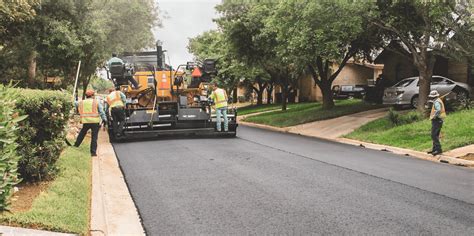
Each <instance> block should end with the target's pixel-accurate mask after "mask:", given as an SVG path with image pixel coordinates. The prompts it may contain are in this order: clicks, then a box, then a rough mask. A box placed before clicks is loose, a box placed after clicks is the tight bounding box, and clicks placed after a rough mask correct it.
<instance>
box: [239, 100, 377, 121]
mask: <svg viewBox="0 0 474 236" xmlns="http://www.w3.org/2000/svg"><path fill="white" fill-rule="evenodd" d="M292 105H293V104H292ZM294 105H295V106H294V107H292V108H291V109H289V110H286V111H273V112H268V113H263V114H260V115H255V116H250V117H247V118H245V119H244V121H247V122H252V123H258V124H264V125H271V126H276V127H288V126H294V125H299V124H304V123H308V122H313V121H319V120H326V119H332V118H336V117H339V116H344V115H349V114H353V113H357V112H362V111H367V110H370V109H375V108H380V107H382V106H381V105H374V104H369V103H366V102H364V101H361V100H358V99H351V100H338V101H336V106H335V107H334V108H333V109H331V110H324V109H323V108H322V104H321V103H299V104H294Z"/></svg>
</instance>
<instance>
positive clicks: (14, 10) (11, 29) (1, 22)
mask: <svg viewBox="0 0 474 236" xmlns="http://www.w3.org/2000/svg"><path fill="white" fill-rule="evenodd" d="M39 2H40V1H39V0H24V1H2V2H0V48H1V47H2V46H3V44H4V43H5V41H7V40H10V39H11V38H12V37H14V36H16V35H19V34H20V33H19V31H18V30H17V26H18V25H19V24H22V23H24V22H26V21H28V20H30V19H32V18H33V17H34V16H35V15H36V11H35V7H36V6H37V5H39Z"/></svg>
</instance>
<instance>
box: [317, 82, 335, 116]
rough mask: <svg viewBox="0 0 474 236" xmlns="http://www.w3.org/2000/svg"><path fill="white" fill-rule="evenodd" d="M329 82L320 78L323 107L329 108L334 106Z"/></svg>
mask: <svg viewBox="0 0 474 236" xmlns="http://www.w3.org/2000/svg"><path fill="white" fill-rule="evenodd" d="M331 84H332V83H331V82H329V81H327V80H321V85H320V89H321V93H322V94H323V109H325V110H329V109H332V108H333V107H334V100H333V94H332V90H331Z"/></svg>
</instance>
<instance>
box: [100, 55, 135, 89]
mask: <svg viewBox="0 0 474 236" xmlns="http://www.w3.org/2000/svg"><path fill="white" fill-rule="evenodd" d="M124 65H125V63H124V62H123V60H122V59H120V58H118V57H117V54H116V53H112V58H110V59H109V60H108V61H107V68H109V70H110V68H111V67H112V66H118V67H122V68H123V67H124ZM123 76H124V78H125V79H127V80H128V81H130V83H132V85H133V88H134V89H139V88H141V85H140V84H138V82H137V81H136V80H135V79H134V78H133V76H131V75H120V77H123Z"/></svg>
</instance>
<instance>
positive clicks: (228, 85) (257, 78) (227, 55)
mask: <svg viewBox="0 0 474 236" xmlns="http://www.w3.org/2000/svg"><path fill="white" fill-rule="evenodd" d="M188 50H189V51H190V52H191V53H193V54H194V55H195V56H196V60H198V61H202V60H204V59H207V58H212V59H217V69H218V74H217V79H218V80H219V82H220V84H221V85H222V86H223V87H224V88H225V89H226V90H227V92H228V93H229V94H230V92H231V91H235V89H236V88H237V86H238V84H239V82H241V81H242V82H244V84H245V85H246V86H248V87H250V88H251V89H252V90H254V91H255V92H256V93H257V104H259V105H260V104H262V101H263V92H264V90H265V88H266V86H267V84H268V83H267V78H266V77H267V75H266V73H265V72H264V71H262V70H261V69H259V68H257V67H255V66H251V65H247V64H246V63H245V61H241V60H238V59H237V57H236V55H235V54H233V53H232V50H231V48H230V45H229V43H228V42H227V41H226V40H224V35H223V33H222V32H220V31H217V30H212V31H208V32H204V33H203V34H201V35H199V36H196V37H195V38H192V39H190V41H189V45H188ZM255 85H257V86H255Z"/></svg>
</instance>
